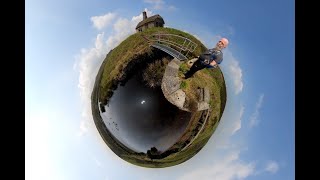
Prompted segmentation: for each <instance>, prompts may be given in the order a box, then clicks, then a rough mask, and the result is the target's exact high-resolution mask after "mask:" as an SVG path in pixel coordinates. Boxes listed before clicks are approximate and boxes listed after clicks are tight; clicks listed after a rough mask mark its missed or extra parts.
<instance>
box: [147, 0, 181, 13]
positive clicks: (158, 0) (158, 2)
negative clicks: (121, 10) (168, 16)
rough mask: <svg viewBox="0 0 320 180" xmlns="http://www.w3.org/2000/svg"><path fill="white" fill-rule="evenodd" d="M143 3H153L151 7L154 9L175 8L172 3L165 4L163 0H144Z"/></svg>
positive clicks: (171, 9)
mask: <svg viewBox="0 0 320 180" xmlns="http://www.w3.org/2000/svg"><path fill="white" fill-rule="evenodd" d="M144 2H145V3H148V4H151V5H153V7H152V9H156V10H170V11H173V10H176V9H177V8H176V7H175V6H173V5H166V2H164V1H163V0H144Z"/></svg>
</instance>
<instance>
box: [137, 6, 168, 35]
mask: <svg viewBox="0 0 320 180" xmlns="http://www.w3.org/2000/svg"><path fill="white" fill-rule="evenodd" d="M142 13H143V19H142V21H140V22H139V23H138V25H137V26H136V31H137V32H141V31H143V30H145V29H147V28H151V27H163V25H164V20H163V18H162V17H161V16H160V15H159V14H156V15H154V16H151V17H147V12H145V11H143V12H142Z"/></svg>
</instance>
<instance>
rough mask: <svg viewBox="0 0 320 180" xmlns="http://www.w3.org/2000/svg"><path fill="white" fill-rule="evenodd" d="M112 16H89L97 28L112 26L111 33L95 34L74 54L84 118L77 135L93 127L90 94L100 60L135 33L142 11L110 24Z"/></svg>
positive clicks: (113, 15)
mask: <svg viewBox="0 0 320 180" xmlns="http://www.w3.org/2000/svg"><path fill="white" fill-rule="evenodd" d="M145 11H146V12H147V13H149V14H150V15H152V12H151V11H149V10H148V9H145ZM114 17H115V14H113V13H106V14H105V15H104V16H94V17H92V18H91V20H92V21H93V22H94V25H95V27H97V29H102V28H103V27H105V26H106V25H110V26H111V27H112V29H111V35H110V36H109V37H105V36H104V34H105V32H101V33H99V34H97V36H96V38H95V41H94V44H93V45H92V47H89V48H83V49H81V52H80V54H78V55H77V56H76V62H75V64H74V68H75V69H77V70H79V84H78V87H79V89H80V97H81V100H82V103H83V112H82V116H83V118H84V119H83V120H82V121H81V122H80V129H79V132H78V133H77V135H78V136H81V135H84V134H85V133H87V132H88V130H89V129H91V128H88V127H89V126H92V127H94V124H93V123H92V114H91V103H90V102H91V99H90V96H91V92H92V90H93V85H94V81H95V77H96V75H97V72H98V70H99V67H100V65H101V63H102V61H103V60H104V58H105V56H106V54H107V53H108V52H109V51H110V50H111V49H113V48H114V47H116V46H117V45H119V44H120V43H121V42H122V41H123V40H124V39H126V38H127V37H128V36H130V35H131V34H133V33H135V27H136V25H137V24H138V22H140V21H141V20H142V13H141V14H140V15H138V16H133V17H132V18H131V20H128V19H126V18H123V17H119V18H118V19H117V20H115V21H114V22H113V24H110V23H111V22H112V21H111V20H112V19H113V18H114ZM109 30H110V29H109ZM90 122H91V123H90Z"/></svg>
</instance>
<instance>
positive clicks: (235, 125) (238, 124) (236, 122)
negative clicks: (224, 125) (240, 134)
mask: <svg viewBox="0 0 320 180" xmlns="http://www.w3.org/2000/svg"><path fill="white" fill-rule="evenodd" d="M243 112H244V107H243V106H241V107H240V112H239V116H237V117H238V118H236V120H234V123H233V124H232V126H231V130H232V133H231V134H234V133H236V132H237V131H238V130H239V129H240V128H241V118H242V115H243Z"/></svg>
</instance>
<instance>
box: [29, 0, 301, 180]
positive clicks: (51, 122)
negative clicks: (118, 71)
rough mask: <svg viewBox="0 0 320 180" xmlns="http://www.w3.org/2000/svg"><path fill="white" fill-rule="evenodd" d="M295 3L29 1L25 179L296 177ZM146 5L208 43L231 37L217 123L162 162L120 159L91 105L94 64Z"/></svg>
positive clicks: (250, 0) (130, 28) (128, 30)
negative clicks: (168, 163)
mask: <svg viewBox="0 0 320 180" xmlns="http://www.w3.org/2000/svg"><path fill="white" fill-rule="evenodd" d="M294 8H295V7H294V1H292V0H291V1H290V0H283V1H276V0H270V1H265V2H260V1H254V0H243V1H236V0H227V1H201V2H199V1H191V2H185V1H181V0H179V1H166V0H139V1H134V2H133V1H129V0H120V1H119V0H118V1H111V0H91V1H84V0H80V1H75V0H69V1H62V0H56V1H44V0H41V1H40V0H27V1H26V17H25V35H26V39H25V50H26V51H25V52H26V54H25V58H26V66H25V69H26V78H25V80H26V88H25V95H26V97H25V99H26V113H25V114H26V152H25V153H26V179H28V180H31V179H32V180H38V179H55V180H56V179H59V180H60V179H61V180H65V179H66V180H67V179H68V180H70V179H76V180H82V179H83V180H86V179H99V180H101V179H103V180H111V179H112V180H113V179H139V180H144V179H150V178H151V179H174V180H175V179H176V180H182V179H184V180H185V179H194V178H197V179H203V180H206V179H219V180H233V179H259V180H260V179H261V180H269V179H275V180H277V179H279V180H286V179H288V180H292V179H295V176H294V174H295V141H294V138H295V116H294V114H295V97H294V95H295V89H294V87H295V81H294V78H295V71H294V69H295V56H294V51H295V46H294V43H295V39H294V36H295V30H294V26H295V24H294V23H295V22H294V16H295V15H294V14H295V12H294ZM143 10H146V11H147V13H148V16H150V15H154V14H160V15H161V16H162V17H163V18H164V21H165V26H167V27H172V28H176V29H180V30H183V31H186V32H188V33H190V34H193V35H195V36H196V37H197V38H199V39H200V40H201V41H202V42H203V43H204V44H205V45H206V46H207V47H208V48H211V47H213V46H214V44H215V43H216V41H217V40H218V38H219V37H222V36H224V37H227V38H228V39H229V40H230V45H229V47H228V48H227V49H225V51H224V61H223V63H222V64H221V68H222V71H223V73H224V75H225V78H226V84H227V93H228V100H227V105H226V109H225V112H224V114H223V117H222V119H221V123H220V124H219V126H218V128H217V130H216V132H215V133H214V135H213V136H212V137H211V138H210V140H209V141H208V143H207V145H206V146H205V147H204V148H203V149H202V150H201V151H200V152H199V153H198V154H197V155H195V156H194V157H193V158H192V159H190V160H188V161H186V162H185V163H183V164H180V165H177V166H173V167H169V168H163V169H148V168H142V167H138V166H134V165H132V164H129V163H127V162H125V161H123V160H122V159H120V158H118V157H117V156H116V155H115V154H114V153H113V152H112V151H111V150H110V149H109V148H108V146H107V145H105V143H104V142H103V141H102V139H101V137H100V136H99V134H98V132H97V130H96V128H95V126H94V124H93V120H92V116H91V109H90V108H91V107H90V93H91V90H92V85H93V79H94V77H95V75H96V73H97V68H99V66H100V64H101V62H102V60H103V59H104V57H105V55H106V54H107V52H108V51H109V50H110V49H112V48H114V47H116V46H117V45H118V44H119V43H120V42H121V41H122V40H124V39H125V38H126V37H128V36H129V35H130V34H132V33H134V27H135V26H136V24H137V23H138V22H139V21H140V20H141V19H142V15H141V12H142V11H143Z"/></svg>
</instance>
